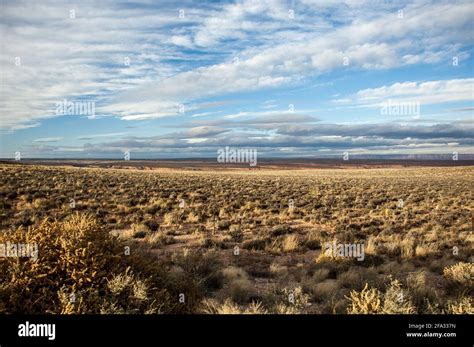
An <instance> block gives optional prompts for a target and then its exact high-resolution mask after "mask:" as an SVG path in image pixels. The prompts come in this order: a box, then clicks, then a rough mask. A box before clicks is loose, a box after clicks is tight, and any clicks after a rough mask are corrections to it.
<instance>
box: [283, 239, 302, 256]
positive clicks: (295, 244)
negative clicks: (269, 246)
mask: <svg viewBox="0 0 474 347" xmlns="http://www.w3.org/2000/svg"><path fill="white" fill-rule="evenodd" d="M299 247H300V241H299V239H298V237H297V236H296V235H288V236H286V237H285V238H284V239H283V242H282V249H283V252H295V251H297V250H298V248H299Z"/></svg>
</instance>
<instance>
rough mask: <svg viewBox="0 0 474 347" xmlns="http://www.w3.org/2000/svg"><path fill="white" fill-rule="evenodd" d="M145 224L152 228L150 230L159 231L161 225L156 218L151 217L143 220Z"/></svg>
mask: <svg viewBox="0 0 474 347" xmlns="http://www.w3.org/2000/svg"><path fill="white" fill-rule="evenodd" d="M143 224H144V225H145V226H146V227H147V228H148V229H149V230H150V231H157V230H158V228H159V227H160V224H159V223H158V222H157V221H156V220H154V219H149V220H146V221H145V222H143Z"/></svg>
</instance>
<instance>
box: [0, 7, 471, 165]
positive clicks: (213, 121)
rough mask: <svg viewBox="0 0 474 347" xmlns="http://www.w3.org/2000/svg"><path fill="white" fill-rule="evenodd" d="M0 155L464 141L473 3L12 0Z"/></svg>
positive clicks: (190, 153)
mask: <svg viewBox="0 0 474 347" xmlns="http://www.w3.org/2000/svg"><path fill="white" fill-rule="evenodd" d="M0 6H1V7H0V18H1V21H0V22H1V24H0V45H1V48H0V66H1V67H0V69H1V71H0V72H1V85H0V157H3V158H5V157H8V158H13V157H14V155H15V152H21V155H22V157H23V158H28V157H31V158H33V157H43V158H55V157H56V158H65V157H71V158H72V157H77V158H122V157H123V153H124V152H125V151H129V152H130V154H131V158H132V159H133V158H175V157H176V158H183V157H186V158H189V157H210V158H212V157H216V152H217V150H218V149H220V148H223V147H225V146H230V147H234V148H256V149H258V153H259V158H261V157H309V158H310V157H320V156H339V155H341V154H342V153H343V152H346V151H347V152H349V153H351V154H354V155H357V154H434V153H436V154H449V153H453V152H458V153H460V154H462V153H470V154H472V153H474V117H473V114H474V108H473V101H474V89H473V88H474V87H473V86H474V84H473V82H474V64H473V53H474V52H473V48H474V46H473V43H474V30H473V29H474V28H473V23H474V3H473V2H472V1H449V2H444V1H423V0H419V1H396V2H389V1H376V0H373V1H363V0H351V1H327V0H323V1H319V0H300V1H297V0H268V1H264V0H262V1H253V0H241V1H208V2H205V1H194V2H191V1H179V0H178V1H140V2H134V3H130V2H119V1H117V2H116V1H108V0H106V1H88V0H86V1H84V0H81V1H77V2H74V1H60V0H54V1H49V2H48V1H41V2H39V1H25V2H22V1H8V0H2V2H1V4H0Z"/></svg>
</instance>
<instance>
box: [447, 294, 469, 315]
mask: <svg viewBox="0 0 474 347" xmlns="http://www.w3.org/2000/svg"><path fill="white" fill-rule="evenodd" d="M446 311H447V313H450V314H474V299H473V298H472V297H468V296H463V297H461V298H459V299H458V300H450V301H448V303H447V305H446Z"/></svg>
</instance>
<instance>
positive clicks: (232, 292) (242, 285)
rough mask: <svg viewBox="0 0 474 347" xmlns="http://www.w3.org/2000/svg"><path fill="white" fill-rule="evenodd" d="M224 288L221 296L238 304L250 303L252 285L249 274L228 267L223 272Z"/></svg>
mask: <svg viewBox="0 0 474 347" xmlns="http://www.w3.org/2000/svg"><path fill="white" fill-rule="evenodd" d="M222 274H223V278H224V287H223V289H222V290H221V292H220V293H219V296H221V297H224V298H229V299H232V301H233V302H236V303H238V304H245V303H247V302H248V300H249V298H250V296H251V294H252V283H251V282H250V280H249V278H248V275H247V273H246V272H245V271H244V270H243V269H240V268H236V267H228V268H225V269H224V270H222Z"/></svg>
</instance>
